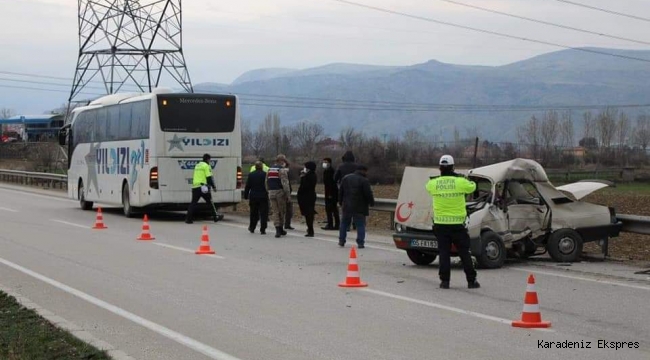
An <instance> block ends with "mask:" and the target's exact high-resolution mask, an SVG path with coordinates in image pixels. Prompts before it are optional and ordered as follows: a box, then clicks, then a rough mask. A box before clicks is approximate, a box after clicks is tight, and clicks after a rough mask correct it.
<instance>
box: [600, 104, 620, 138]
mask: <svg viewBox="0 0 650 360" xmlns="http://www.w3.org/2000/svg"><path fill="white" fill-rule="evenodd" d="M617 115H618V110H616V109H612V108H607V109H605V110H603V111H602V112H601V113H599V114H598V117H597V122H598V135H599V139H600V144H601V145H602V146H603V147H605V148H610V147H611V146H612V141H613V140H614V139H615V136H616V118H617V117H618V116H617Z"/></svg>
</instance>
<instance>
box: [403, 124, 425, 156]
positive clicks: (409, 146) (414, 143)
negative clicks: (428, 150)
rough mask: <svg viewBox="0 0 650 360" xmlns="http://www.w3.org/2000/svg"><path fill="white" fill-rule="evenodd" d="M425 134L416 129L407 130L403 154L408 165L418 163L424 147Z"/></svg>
mask: <svg viewBox="0 0 650 360" xmlns="http://www.w3.org/2000/svg"><path fill="white" fill-rule="evenodd" d="M424 142H425V141H424V136H423V135H422V134H421V133H420V132H419V131H417V130H415V129H410V130H407V131H406V132H405V133H404V141H402V156H403V157H404V160H405V162H406V164H407V165H417V164H418V161H419V154H420V153H421V152H422V150H423V148H424Z"/></svg>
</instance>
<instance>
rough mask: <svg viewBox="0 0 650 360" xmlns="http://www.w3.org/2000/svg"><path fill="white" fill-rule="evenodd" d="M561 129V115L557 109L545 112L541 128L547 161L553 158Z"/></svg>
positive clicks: (545, 159)
mask: <svg viewBox="0 0 650 360" xmlns="http://www.w3.org/2000/svg"><path fill="white" fill-rule="evenodd" d="M559 130H560V117H559V115H558V113H557V111H555V110H550V111H547V112H546V114H544V120H543V121H542V124H541V129H540V137H541V140H542V149H543V151H544V153H543V155H544V161H545V162H547V163H548V162H549V161H550V160H551V154H552V153H553V151H554V149H555V146H556V145H557V138H558V134H559Z"/></svg>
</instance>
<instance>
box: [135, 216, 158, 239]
mask: <svg viewBox="0 0 650 360" xmlns="http://www.w3.org/2000/svg"><path fill="white" fill-rule="evenodd" d="M154 239H155V237H153V236H152V235H151V233H150V232H149V217H148V216H147V214H144V219H143V220H142V234H140V237H139V238H138V240H154Z"/></svg>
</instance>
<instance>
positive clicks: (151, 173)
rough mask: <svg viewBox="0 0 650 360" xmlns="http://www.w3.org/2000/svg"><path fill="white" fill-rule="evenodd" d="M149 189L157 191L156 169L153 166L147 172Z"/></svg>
mask: <svg viewBox="0 0 650 360" xmlns="http://www.w3.org/2000/svg"><path fill="white" fill-rule="evenodd" d="M149 187H150V188H152V189H158V167H157V166H154V167H152V168H151V170H150V171H149Z"/></svg>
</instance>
